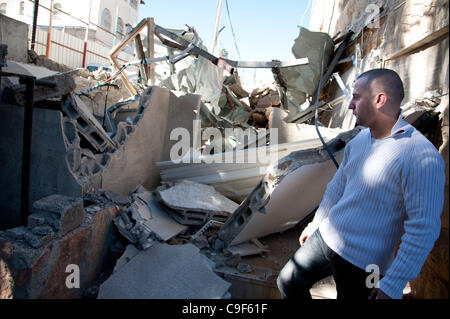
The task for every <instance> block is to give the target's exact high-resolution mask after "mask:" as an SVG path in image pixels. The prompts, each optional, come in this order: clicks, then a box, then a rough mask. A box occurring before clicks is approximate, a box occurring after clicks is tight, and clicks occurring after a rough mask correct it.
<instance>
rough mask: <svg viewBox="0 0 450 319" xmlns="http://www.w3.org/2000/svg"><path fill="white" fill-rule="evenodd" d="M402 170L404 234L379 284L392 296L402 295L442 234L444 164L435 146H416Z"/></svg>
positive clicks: (400, 296)
mask: <svg viewBox="0 0 450 319" xmlns="http://www.w3.org/2000/svg"><path fill="white" fill-rule="evenodd" d="M412 153H413V154H411V155H412V156H411V158H409V163H410V165H409V166H408V169H407V170H406V169H405V172H403V173H402V182H401V183H402V190H403V195H404V205H405V209H406V214H407V217H406V220H405V222H404V234H403V236H402V237H401V244H400V246H399V249H398V251H397V256H396V257H395V259H394V260H393V262H392V264H391V266H390V267H389V268H388V269H387V271H386V274H385V276H384V277H383V278H382V279H381V280H380V282H379V287H380V289H381V290H382V291H383V292H385V293H386V294H387V295H388V296H390V297H391V298H397V299H400V298H402V292H403V289H404V287H405V286H406V284H407V283H408V282H409V281H411V280H413V279H414V278H416V277H417V276H418V275H419V273H420V270H421V268H422V266H423V264H424V263H425V260H426V259H427V256H428V254H429V253H430V251H431V249H432V248H433V246H434V243H435V241H436V239H437V238H438V236H439V233H440V228H441V220H440V215H441V212H442V208H443V203H444V184H445V171H444V168H445V164H444V161H443V160H442V157H441V156H440V155H439V153H438V152H436V149H434V146H431V145H430V147H417V146H416V152H412Z"/></svg>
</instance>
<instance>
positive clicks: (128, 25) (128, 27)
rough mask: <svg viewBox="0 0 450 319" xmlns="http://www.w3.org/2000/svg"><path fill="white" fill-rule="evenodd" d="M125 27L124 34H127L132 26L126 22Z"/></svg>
mask: <svg viewBox="0 0 450 319" xmlns="http://www.w3.org/2000/svg"><path fill="white" fill-rule="evenodd" d="M125 27H126V29H125V30H126V34H128V33H130V32H131V30H133V28H132V27H131V24H129V23H127V24H125Z"/></svg>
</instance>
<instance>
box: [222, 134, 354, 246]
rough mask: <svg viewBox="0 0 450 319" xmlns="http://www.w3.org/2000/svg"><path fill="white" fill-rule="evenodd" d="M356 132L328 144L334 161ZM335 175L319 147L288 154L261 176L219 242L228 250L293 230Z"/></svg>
mask: <svg viewBox="0 0 450 319" xmlns="http://www.w3.org/2000/svg"><path fill="white" fill-rule="evenodd" d="M360 131H361V127H357V128H355V129H353V130H351V131H348V132H344V133H341V134H339V135H338V136H337V137H336V138H335V139H333V140H332V141H330V142H329V143H328V147H329V148H330V149H331V150H332V153H333V154H334V156H335V157H336V159H337V160H338V161H340V160H342V156H343V149H344V147H345V145H346V144H347V143H348V142H349V141H350V140H351V139H352V138H353V137H354V136H356V135H357V134H358V133H359V132H360ZM335 172H336V167H335V166H334V165H333V163H332V161H331V160H330V158H329V155H328V153H327V152H326V151H325V150H324V148H323V146H322V147H318V148H314V149H308V150H301V151H296V152H292V153H291V154H290V155H288V156H286V157H284V158H282V159H281V160H280V161H279V162H278V163H277V165H274V166H273V167H272V168H271V169H270V171H269V173H268V174H266V175H265V176H264V178H263V179H262V180H261V182H260V183H259V185H258V186H257V187H256V188H255V189H254V190H253V191H252V193H251V194H250V195H249V196H248V197H247V198H246V199H245V201H244V202H242V204H241V205H240V206H239V208H238V209H237V210H236V211H235V212H234V213H233V215H232V216H231V217H230V218H229V219H228V221H227V222H226V223H225V225H223V226H222V228H221V229H220V231H219V238H220V239H222V240H223V241H224V242H225V243H226V245H228V246H232V245H236V244H240V243H243V242H246V241H248V240H251V239H255V238H261V237H264V236H266V235H269V234H272V233H276V232H282V231H285V230H287V229H289V228H291V227H293V226H295V225H296V224H297V223H298V222H300V221H301V220H303V219H304V218H306V217H307V216H308V215H309V214H311V213H312V212H313V211H314V209H315V208H316V207H317V206H318V205H319V204H320V201H321V199H322V196H323V193H324V192H325V189H326V185H327V184H328V182H329V181H330V180H331V179H332V177H333V175H334V173H335ZM280 212H283V214H280Z"/></svg>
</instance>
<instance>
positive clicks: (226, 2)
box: [225, 0, 242, 60]
mask: <svg viewBox="0 0 450 319" xmlns="http://www.w3.org/2000/svg"><path fill="white" fill-rule="evenodd" d="M225 5H226V7H227V14H228V20H229V21H230V27H231V33H233V40H234V46H235V47H236V51H237V54H238V57H239V60H242V59H241V54H240V53H239V49H238V46H237V43H236V35H235V34H234V29H233V24H232V23H231V16H230V10H229V9H228V0H225Z"/></svg>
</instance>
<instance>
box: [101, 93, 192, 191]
mask: <svg viewBox="0 0 450 319" xmlns="http://www.w3.org/2000/svg"><path fill="white" fill-rule="evenodd" d="M186 103H193V104H192V105H191V104H189V105H186ZM197 103H198V98H197V97H196V96H192V95H190V94H188V95H186V96H185V97H177V96H176V95H175V94H173V93H172V92H170V91H169V90H168V89H164V88H160V87H156V86H154V87H150V88H148V89H147V90H146V91H145V92H144V93H143V94H142V96H141V98H140V102H139V107H138V110H137V112H136V114H135V115H134V118H133V119H132V120H133V122H132V126H133V127H134V130H133V131H127V136H126V137H125V139H124V141H123V143H122V144H121V145H120V146H119V147H118V148H117V149H116V150H115V151H114V153H112V154H111V156H110V159H109V161H108V163H107V164H105V166H104V169H103V172H102V176H101V188H102V189H108V190H112V191H115V192H118V193H121V194H122V195H128V194H129V193H130V192H131V191H132V190H133V189H134V188H135V187H136V185H139V184H141V185H143V186H144V187H145V188H146V189H149V190H153V189H154V188H155V187H156V186H158V185H159V182H160V177H159V170H158V168H157V167H156V165H155V163H156V162H159V161H162V160H168V159H169V158H164V156H165V155H164V154H169V153H170V151H167V150H170V147H169V146H168V143H171V142H172V141H170V140H169V138H168V137H169V135H168V134H170V130H171V129H172V128H173V127H172V124H171V118H170V117H169V114H172V115H173V114H174V112H175V113H176V112H178V113H180V114H179V116H178V117H177V119H179V120H180V121H178V120H177V125H178V124H179V123H187V122H186V121H187V120H186V117H185V116H184V115H182V114H183V113H184V112H187V113H186V114H188V115H186V116H187V118H188V119H189V118H190V119H191V122H190V127H192V125H193V124H192V119H194V118H195V116H197V115H196V114H195V112H193V110H194V109H196V106H197ZM122 123H123V122H122ZM128 125H130V124H128ZM186 129H188V130H189V129H190V128H189V127H188V128H186ZM191 133H192V132H191ZM191 136H192V134H191Z"/></svg>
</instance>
